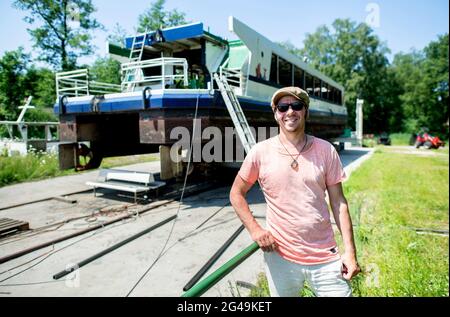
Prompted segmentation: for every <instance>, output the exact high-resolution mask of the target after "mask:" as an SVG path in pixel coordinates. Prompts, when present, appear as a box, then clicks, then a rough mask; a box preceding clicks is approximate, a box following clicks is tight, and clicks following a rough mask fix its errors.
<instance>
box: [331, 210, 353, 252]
mask: <svg viewBox="0 0 450 317" xmlns="http://www.w3.org/2000/svg"><path fill="white" fill-rule="evenodd" d="M332 209H333V213H334V215H335V220H336V225H337V226H338V229H339V231H340V232H341V235H342V241H343V243H344V248H345V253H347V254H348V255H349V256H353V257H354V258H355V260H356V248H355V241H354V237H353V225H352V220H351V218H350V213H349V211H348V205H347V203H345V202H340V203H339V204H338V206H332ZM335 209H337V210H335Z"/></svg>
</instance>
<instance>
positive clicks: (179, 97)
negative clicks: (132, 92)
mask: <svg viewBox="0 0 450 317" xmlns="http://www.w3.org/2000/svg"><path fill="white" fill-rule="evenodd" d="M239 102H240V104H241V106H242V108H243V109H244V110H246V111H248V110H249V111H257V112H262V113H271V112H272V109H271V107H270V103H269V102H261V101H257V100H249V99H246V98H245V99H244V98H239ZM196 103H197V95H196V94H164V95H152V96H151V98H150V108H149V109H161V108H164V109H180V108H184V109H195V105H196ZM198 106H199V108H216V109H226V107H225V103H224V102H223V100H222V98H219V99H217V100H216V103H214V99H213V96H211V95H209V94H201V95H199V102H198ZM53 110H54V112H55V114H59V105H58V104H55V106H54V108H53ZM99 110H100V112H104V113H108V112H120V111H139V110H143V102H142V97H140V96H134V97H125V98H114V99H106V100H104V101H102V102H100V103H99ZM66 113H67V114H71V113H73V114H75V113H93V111H92V106H91V103H90V102H87V101H77V102H68V104H67V105H66ZM310 114H311V115H313V116H323V117H329V116H333V117H343V118H344V117H346V115H341V114H338V113H334V114H332V115H331V114H330V112H329V111H321V110H315V109H310Z"/></svg>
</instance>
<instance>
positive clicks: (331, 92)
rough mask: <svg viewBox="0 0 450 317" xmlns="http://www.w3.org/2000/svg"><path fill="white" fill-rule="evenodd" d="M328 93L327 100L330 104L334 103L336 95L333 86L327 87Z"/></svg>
mask: <svg viewBox="0 0 450 317" xmlns="http://www.w3.org/2000/svg"><path fill="white" fill-rule="evenodd" d="M328 87H329V88H328V89H329V93H328V100H330V102H333V103H336V99H335V95H336V88H334V87H333V86H331V85H329V86H328Z"/></svg>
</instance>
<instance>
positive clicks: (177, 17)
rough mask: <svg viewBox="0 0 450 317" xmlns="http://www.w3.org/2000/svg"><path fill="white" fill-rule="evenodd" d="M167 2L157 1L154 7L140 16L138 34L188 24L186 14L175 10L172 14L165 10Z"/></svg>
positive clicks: (163, 0)
mask: <svg viewBox="0 0 450 317" xmlns="http://www.w3.org/2000/svg"><path fill="white" fill-rule="evenodd" d="M165 2H166V1H165V0H156V2H154V3H153V4H152V6H151V7H150V8H149V9H148V10H147V11H146V12H144V13H143V14H141V15H140V16H139V25H138V28H137V31H138V32H145V31H146V30H147V31H154V30H157V29H161V28H164V27H170V26H177V25H181V24H186V23H187V21H186V20H185V16H186V14H185V13H183V12H178V11H177V10H176V9H174V10H173V11H171V12H168V11H165V10H164V4H165Z"/></svg>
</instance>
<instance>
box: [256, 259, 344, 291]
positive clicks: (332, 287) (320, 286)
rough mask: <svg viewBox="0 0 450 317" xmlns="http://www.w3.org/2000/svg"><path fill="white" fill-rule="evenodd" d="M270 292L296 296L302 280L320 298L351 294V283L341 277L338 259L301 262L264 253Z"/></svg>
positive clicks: (340, 263)
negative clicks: (324, 261)
mask: <svg viewBox="0 0 450 317" xmlns="http://www.w3.org/2000/svg"><path fill="white" fill-rule="evenodd" d="M264 260H265V269H266V276H267V281H268V283H269V290H270V295H271V296H273V297H280V296H281V297H297V296H300V292H301V291H302V289H303V285H304V283H305V280H306V281H308V284H309V286H311V289H312V290H313V292H314V293H315V295H316V296H319V297H351V296H352V290H351V288H350V283H349V282H348V281H347V280H345V279H344V278H343V276H342V272H341V267H342V262H341V260H337V261H333V262H330V263H325V264H316V265H302V264H297V263H294V262H290V261H288V260H285V259H283V258H282V257H281V256H280V255H279V254H278V253H277V252H264Z"/></svg>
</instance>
